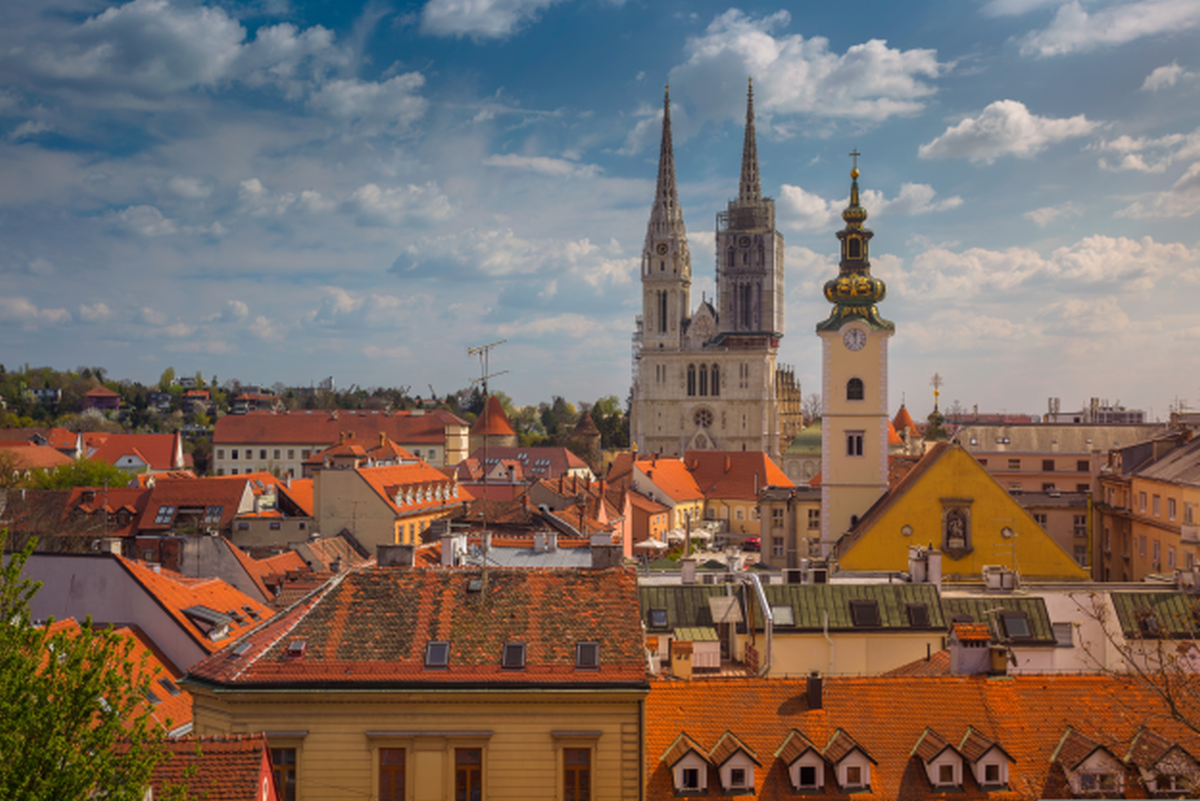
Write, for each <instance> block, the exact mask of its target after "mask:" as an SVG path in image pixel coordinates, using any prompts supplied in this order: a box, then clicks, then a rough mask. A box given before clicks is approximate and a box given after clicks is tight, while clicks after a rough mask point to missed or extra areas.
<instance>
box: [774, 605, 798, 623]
mask: <svg viewBox="0 0 1200 801" xmlns="http://www.w3.org/2000/svg"><path fill="white" fill-rule="evenodd" d="M771 620H772V622H773V623H774V624H775V625H776V626H794V625H796V613H795V612H794V611H792V607H791V605H790V604H784V605H783V606H772V607H771Z"/></svg>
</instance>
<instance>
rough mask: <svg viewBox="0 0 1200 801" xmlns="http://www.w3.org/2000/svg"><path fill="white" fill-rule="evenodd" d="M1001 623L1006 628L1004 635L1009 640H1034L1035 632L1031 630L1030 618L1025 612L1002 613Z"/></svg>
mask: <svg viewBox="0 0 1200 801" xmlns="http://www.w3.org/2000/svg"><path fill="white" fill-rule="evenodd" d="M1000 622H1001V624H1002V625H1003V626H1004V635H1005V636H1006V637H1007V638H1008V639H1010V640H1030V639H1033V631H1032V630H1031V629H1030V628H1029V617H1028V616H1027V615H1026V614H1025V613H1024V612H1002V613H1001V614H1000Z"/></svg>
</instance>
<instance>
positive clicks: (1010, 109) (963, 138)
mask: <svg viewBox="0 0 1200 801" xmlns="http://www.w3.org/2000/svg"><path fill="white" fill-rule="evenodd" d="M1098 124H1099V123H1096V122H1092V121H1090V120H1088V119H1087V117H1085V116H1084V115H1082V114H1080V115H1078V116H1076V117H1069V118H1053V117H1038V116H1036V115H1034V114H1030V113H1029V109H1027V108H1025V104H1024V103H1021V102H1019V101H1016V100H997V101H996V102H994V103H992V104H991V105H989V106H988V107H987V108H985V109H984V110H983V111H982V112H981V113H980V115H979V116H978V117H974V118H972V117H968V118H967V119H965V120H963V121H962V122H960V123H958V124H957V125H953V126H951V127H949V128H947V129H946V132H945V133H943V134H942V135H941V136H939V137H937V138H935V139H934V140H933V141H932V142H928V143H926V144H924V145H921V146H920V147H919V148H918V149H917V152H918V154H919V155H920V156H921V158H923V159H932V158H967V159H970V160H971V161H973V162H979V161H982V162H985V163H988V164H991V163H992V162H993V161H995V160H996V159H997V158H999V157H1000V156H1005V155H1014V156H1018V157H1021V158H1028V157H1030V156H1033V155H1036V154H1037V153H1040V152H1041V151H1043V150H1045V149H1046V147H1047V146H1049V145H1051V144H1054V143H1055V142H1061V141H1063V140H1065V139H1071V138H1073V137H1077V136H1084V135H1086V134H1088V133H1091V132H1092V131H1093V130H1094V129H1095V128H1096V126H1097V125H1098Z"/></svg>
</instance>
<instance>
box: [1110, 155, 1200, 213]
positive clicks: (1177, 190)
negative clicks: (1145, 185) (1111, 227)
mask: <svg viewBox="0 0 1200 801" xmlns="http://www.w3.org/2000/svg"><path fill="white" fill-rule="evenodd" d="M1197 212H1200V161H1197V162H1195V163H1193V164H1192V166H1190V167H1188V169H1187V171H1186V172H1185V173H1184V174H1183V175H1182V176H1181V177H1180V178H1179V180H1177V181H1176V182H1175V183H1174V184H1172V186H1171V188H1170V189H1168V190H1166V191H1165V192H1159V193H1158V194H1156V195H1154V196H1153V198H1152V199H1151V200H1150V201H1149V204H1148V205H1147V204H1145V203H1143V202H1142V201H1140V200H1139V201H1135V202H1134V203H1133V204H1131V205H1129V206H1128V207H1126V208H1124V209H1122V210H1121V211H1119V212H1117V214H1116V216H1118V217H1134V218H1144V217H1191V216H1192V215H1193V214H1196V213H1197Z"/></svg>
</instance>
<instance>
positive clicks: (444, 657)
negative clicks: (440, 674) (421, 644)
mask: <svg viewBox="0 0 1200 801" xmlns="http://www.w3.org/2000/svg"><path fill="white" fill-rule="evenodd" d="M449 665H450V643H448V642H440V641H438V642H431V643H429V644H428V645H426V646H425V667H427V668H444V667H448V666H449Z"/></svg>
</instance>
